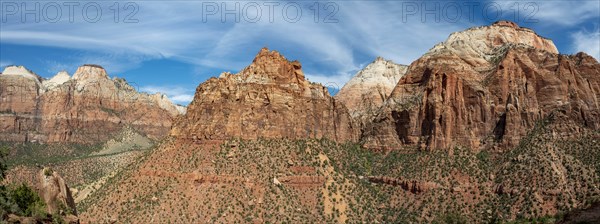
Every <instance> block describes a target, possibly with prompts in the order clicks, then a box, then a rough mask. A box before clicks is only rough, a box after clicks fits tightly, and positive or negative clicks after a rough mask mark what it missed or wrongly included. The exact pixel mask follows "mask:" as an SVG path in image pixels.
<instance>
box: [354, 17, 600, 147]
mask: <svg viewBox="0 0 600 224" xmlns="http://www.w3.org/2000/svg"><path fill="white" fill-rule="evenodd" d="M598 74H600V64H599V63H598V62H597V61H596V60H595V59H594V58H592V57H590V56H589V55H586V54H585V53H579V54H577V55H571V56H568V55H560V54H558V53H557V51H556V47H555V46H554V45H553V44H552V42H551V41H550V40H547V39H544V38H542V37H539V36H537V35H536V34H535V33H533V32H532V31H530V30H529V29H524V28H520V27H519V26H518V25H516V24H514V23H512V22H497V23H495V24H492V25H490V26H487V27H479V28H472V29H468V30H466V31H463V32H458V33H454V34H452V35H450V37H449V39H448V40H447V41H446V42H444V43H442V44H439V45H436V47H434V48H433V49H432V50H431V51H430V52H428V53H427V54H425V55H423V57H421V58H419V59H418V60H416V61H415V62H413V63H412V64H411V65H410V67H409V69H408V72H407V73H406V74H405V76H404V77H403V78H402V79H401V80H400V81H399V83H398V84H397V86H396V87H395V88H394V90H393V91H392V93H391V94H390V98H389V99H388V100H387V101H386V103H385V105H384V106H383V107H382V110H381V112H380V113H379V114H378V115H377V116H376V117H375V118H374V119H373V120H372V122H371V123H370V124H368V125H367V127H365V129H364V130H363V140H364V141H365V146H366V147H369V148H375V149H399V148H402V146H403V145H416V146H418V147H419V148H423V149H424V148H439V149H451V148H452V147H454V146H458V145H462V146H467V147H470V148H473V149H480V148H486V147H500V149H501V148H505V147H510V146H515V145H516V144H517V143H518V142H519V140H520V139H521V137H522V136H524V135H525V134H526V133H527V131H528V130H530V129H531V128H532V127H533V126H534V125H535V123H536V122H537V121H538V120H540V119H542V118H544V117H545V116H547V115H548V114H549V113H551V112H552V111H556V110H561V111H564V112H565V113H566V114H568V115H570V116H571V117H572V119H573V120H574V121H577V122H582V123H583V124H585V126H586V127H588V128H591V129H596V130H597V128H598V127H599V120H598V117H599V116H600V109H599V108H600V107H599V105H600V104H599V103H598V98H599V96H600V95H598V94H599V93H600V85H599V82H598ZM572 134H577V132H574V133H572Z"/></svg>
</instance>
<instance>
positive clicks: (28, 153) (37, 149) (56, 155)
mask: <svg viewBox="0 0 600 224" xmlns="http://www.w3.org/2000/svg"><path fill="white" fill-rule="evenodd" d="M1 147H3V148H10V149H11V150H10V151H8V157H7V158H8V159H7V161H6V162H7V163H6V165H7V166H8V167H13V166H16V165H28V166H36V165H48V164H55V163H61V162H67V161H72V160H78V159H84V158H87V157H92V156H94V155H92V153H93V152H97V151H99V150H100V149H101V148H102V146H101V145H98V144H97V145H83V144H69V145H59V144H39V143H9V142H0V148H1Z"/></svg>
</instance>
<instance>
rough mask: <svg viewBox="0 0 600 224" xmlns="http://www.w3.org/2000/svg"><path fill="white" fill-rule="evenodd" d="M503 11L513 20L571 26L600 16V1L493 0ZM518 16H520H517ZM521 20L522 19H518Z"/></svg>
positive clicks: (544, 24)
mask: <svg viewBox="0 0 600 224" xmlns="http://www.w3.org/2000/svg"><path fill="white" fill-rule="evenodd" d="M493 3H494V4H497V5H499V6H500V9H501V10H502V13H503V14H505V15H509V16H510V17H512V18H511V19H513V20H515V19H516V20H523V21H528V22H534V23H537V24H539V25H542V26H547V27H551V26H561V27H571V26H575V25H579V24H581V23H583V22H586V21H588V20H590V19H594V18H600V14H599V12H600V2H598V1H595V0H581V1H504V0H500V1H493ZM516 16H518V17H516ZM517 22H521V21H517Z"/></svg>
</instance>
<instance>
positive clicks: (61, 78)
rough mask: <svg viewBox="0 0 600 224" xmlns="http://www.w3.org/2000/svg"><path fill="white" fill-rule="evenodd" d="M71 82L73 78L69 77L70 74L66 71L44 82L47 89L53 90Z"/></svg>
mask: <svg viewBox="0 0 600 224" xmlns="http://www.w3.org/2000/svg"><path fill="white" fill-rule="evenodd" d="M69 80H71V76H70V75H69V73H67V72H66V71H60V72H58V73H56V75H55V76H54V77H52V78H50V79H48V80H44V82H43V84H44V87H46V88H47V89H52V88H54V87H57V86H59V85H62V84H63V83H65V82H67V81H69Z"/></svg>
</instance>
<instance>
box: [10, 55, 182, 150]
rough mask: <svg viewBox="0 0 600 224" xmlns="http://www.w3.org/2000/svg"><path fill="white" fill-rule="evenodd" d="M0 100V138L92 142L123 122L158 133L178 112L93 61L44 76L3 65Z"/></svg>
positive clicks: (155, 135)
mask: <svg viewBox="0 0 600 224" xmlns="http://www.w3.org/2000/svg"><path fill="white" fill-rule="evenodd" d="M0 102H1V103H0V140H2V141H14V142H34V141H37V142H48V143H98V142H103V141H106V140H108V139H110V137H111V136H110V135H111V133H117V132H118V131H119V130H121V129H122V128H123V127H125V126H131V127H133V128H135V129H137V130H138V131H140V132H141V133H144V134H146V135H148V136H149V137H151V138H155V139H158V138H161V137H163V136H165V135H167V133H168V131H169V129H170V128H171V124H172V121H173V120H174V118H175V117H176V116H178V115H180V114H181V113H182V112H183V110H181V108H179V106H176V105H173V104H172V103H171V102H170V101H169V100H168V99H167V98H166V97H165V96H164V95H160V94H155V95H148V94H144V93H138V92H137V91H136V90H135V89H134V88H133V87H132V86H130V85H129V84H127V82H126V81H125V80H123V79H119V78H113V79H111V78H109V77H108V74H106V71H105V70H104V69H103V68H102V67H100V66H96V65H84V66H81V67H80V68H79V69H77V71H76V72H75V74H74V75H73V77H69V75H68V74H67V73H66V72H60V73H58V74H57V75H56V76H55V77H53V78H51V79H49V80H43V79H42V78H40V77H39V76H37V75H35V74H34V73H33V72H31V71H29V70H27V69H25V68H24V67H15V66H11V67H7V68H6V69H5V71H4V72H3V73H2V74H1V75H0Z"/></svg>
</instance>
